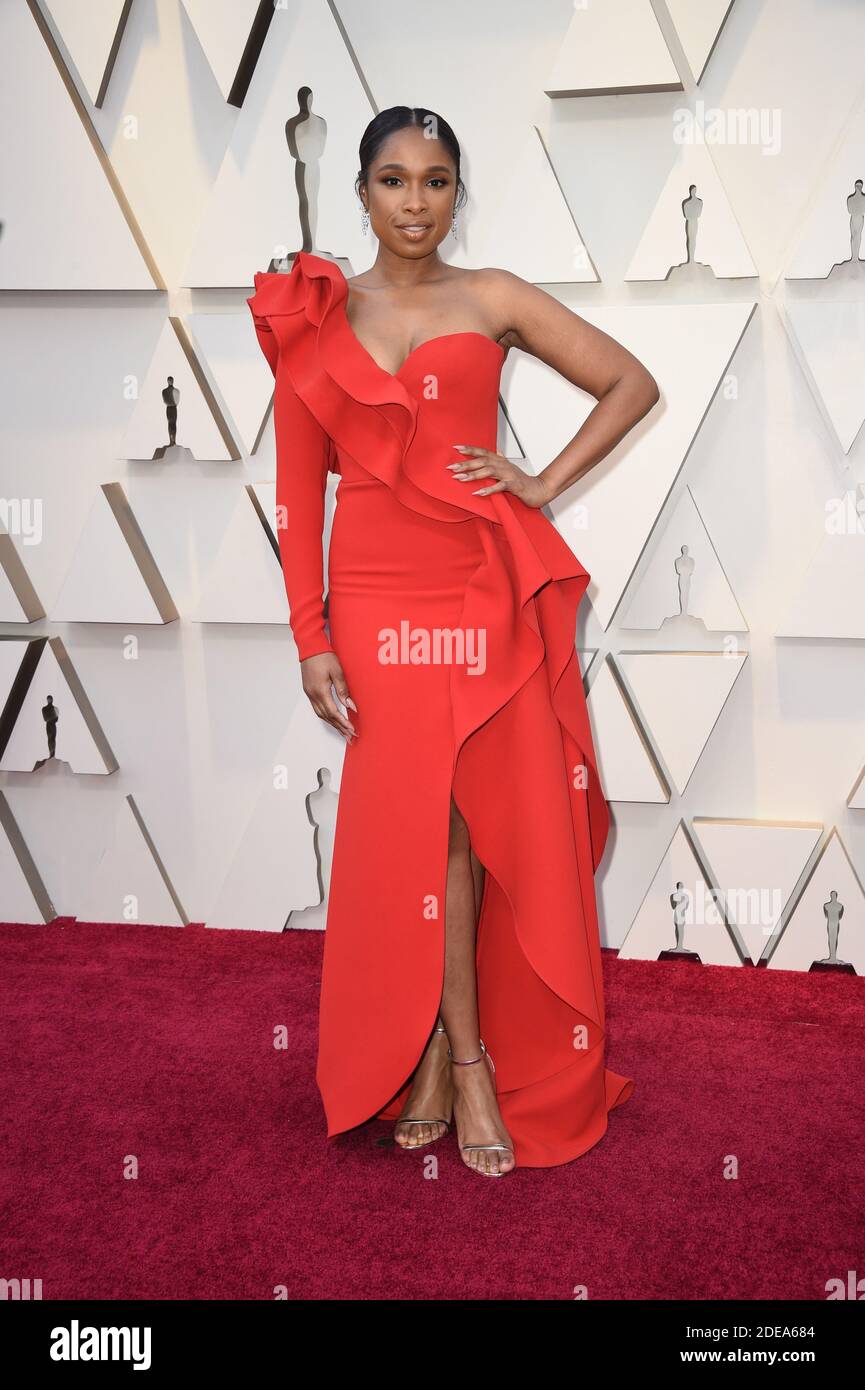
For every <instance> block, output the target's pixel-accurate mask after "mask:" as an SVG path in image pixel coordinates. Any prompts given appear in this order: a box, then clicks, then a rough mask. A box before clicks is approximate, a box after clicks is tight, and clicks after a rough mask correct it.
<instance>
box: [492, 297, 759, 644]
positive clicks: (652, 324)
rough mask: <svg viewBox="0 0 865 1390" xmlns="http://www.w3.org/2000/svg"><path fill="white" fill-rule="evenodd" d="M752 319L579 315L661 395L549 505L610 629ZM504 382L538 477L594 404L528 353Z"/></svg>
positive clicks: (661, 310) (666, 312) (675, 311)
mask: <svg viewBox="0 0 865 1390" xmlns="http://www.w3.org/2000/svg"><path fill="white" fill-rule="evenodd" d="M753 309H754V306H753V304H751V303H744V304H743V303H739V304H733V303H731V304H700V305H695V304H682V305H652V306H649V305H646V306H641V307H639V308H632V307H628V306H624V305H622V306H616V307H605V308H592V309H587V308H586V307H585V306H583V307H581V308H580V311H579V312H580V316H581V317H582V318H584V319H586V320H587V321H588V322H590V323H593V324H594V325H595V326H596V327H598V328H600V329H602V330H603V331H604V332H606V333H609V334H610V335H611V336H612V337H614V338H616V339H617V340H618V341H619V342H621V343H623V344H624V345H625V347H627V348H628V349H629V350H630V351H631V352H633V353H634V355H635V356H636V357H637V358H638V359H639V360H640V361H641V362H643V363H645V365H646V367H648V369H649V371H650V372H651V373H652V374H653V376H654V377H655V380H656V381H657V382H658V384H659V386H660V388H661V393H662V399H661V402H660V403H659V405H658V406H656V407H655V409H654V410H652V411H651V412H650V413H649V415H648V417H647V418H646V419H645V420H642V421H641V422H640V424H639V425H637V426H636V427H635V428H634V429H633V430H632V431H631V432H630V433H629V434H628V435H627V436H626V438H625V439H624V440H623V441H622V442H621V443H620V444H618V445H617V446H616V448H615V449H613V450H612V452H611V453H610V454H608V455H607V457H606V458H605V459H602V460H601V462H600V463H599V464H596V465H595V466H594V467H593V468H592V469H591V470H590V471H589V472H588V473H587V474H586V475H585V477H584V478H582V479H578V480H577V481H576V482H575V483H573V484H572V485H571V486H570V487H569V488H567V489H566V490H565V492H564V493H562V494H561V495H560V496H559V497H557V498H556V499H555V500H554V501H553V502H552V503H551V504H550V511H551V513H552V515H553V517H554V519H555V522H556V525H557V526H558V528H559V530H560V531H561V533H562V535H563V537H564V539H565V540H566V541H567V543H568V545H569V546H570V547H571V549H572V550H573V551H574V553H575V554H576V555H577V556H578V557H579V559H580V560H581V561H582V563H583V564H584V565H585V567H586V569H587V570H588V571H589V574H590V575H591V576H592V582H591V585H590V587H589V597H590V600H591V603H592V605H593V606H594V609H595V612H596V613H597V616H598V618H599V620H600V622H601V624H602V625H603V626H604V627H606V626H607V624H608V623H609V621H610V618H611V617H612V614H613V612H614V610H615V608H616V606H617V604H618V602H619V599H620V597H621V594H622V591H623V589H624V587H625V585H626V583H627V581H628V579H629V578H630V576H631V574H632V573H633V570H634V566H635V565H636V563H637V561H638V559H639V557H640V554H641V552H642V549H643V546H644V545H645V543H646V538H647V536H648V535H649V533H650V531H651V529H652V527H653V526H654V524H655V521H656V519H657V517H658V514H659V512H660V510H661V508H662V507H663V505H664V502H665V501H666V498H667V496H668V495H669V492H670V488H671V487H672V485H673V483H674V481H675V478H676V475H677V473H678V471H679V469H680V468H681V466H682V462H683V460H684V458H685V455H686V454H687V452H688V450H689V449H690V447H691V444H692V443H693V441H694V437H695V435H696V433H697V430H698V429H699V427H700V424H701V423H702V421H703V417H704V416H705V414H706V411H707V410H708V408H709V405H710V403H711V400H712V397H713V396H714V394H715V392H716V391H717V389H718V386H719V385H720V383H721V381H722V379H723V376H724V373H725V371H726V369H727V366H728V365H729V362H730V359H731V358H732V356H733V353H734V352H735V350H736V347H737V345H738V342H739V339H740V338H741V336H742V334H743V332H744V331H745V327H746V325H747V322H748V319H749V318H750V316H751V314H752V313H753ZM502 380H503V395H504V398H505V403H506V406H507V409H508V413H509V415H510V418H511V422H512V424H513V426H514V429H515V431H516V433H517V436H518V437H519V439H520V442H521V443H522V446H523V449H524V450H525V453H526V458H527V460H530V461H531V462H530V463H529V464H528V471H534V472H540V470H541V469H542V468H544V467H545V466H546V465H547V464H548V463H549V461H550V459H553V458H555V457H556V456H557V455H558V454H559V453H561V451H562V449H564V447H565V445H566V444H568V443H569V442H570V440H571V438H572V437H573V435H574V434H575V433H576V431H577V430H578V429H579V428H580V426H581V425H582V423H583V421H584V420H585V419H586V417H587V416H588V415H589V413H590V412H591V411H592V410H593V409H594V407H595V404H596V402H595V399H594V397H592V396H590V395H589V394H588V393H587V392H583V391H581V390H579V388H578V387H576V386H573V385H572V384H571V382H569V381H568V380H567V378H565V377H563V376H562V375H561V374H560V373H559V372H556V371H554V370H553V368H552V367H549V366H547V365H546V363H544V362H541V361H539V359H537V358H535V357H531V356H529V355H528V354H527V353H521V352H516V353H512V354H509V359H508V361H507V362H506V363H505V369H504V372H503V378H502ZM611 535H614V536H615V537H616V544H615V545H610V536H611Z"/></svg>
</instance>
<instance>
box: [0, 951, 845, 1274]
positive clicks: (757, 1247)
mask: <svg viewBox="0 0 865 1390" xmlns="http://www.w3.org/2000/svg"><path fill="white" fill-rule="evenodd" d="M321 948H322V937H321V936H320V934H318V933H313V932H310V933H305V932H289V933H287V934H286V935H284V936H272V935H269V934H268V935H265V934H262V933H258V932H244V933H240V932H220V931H205V930H204V929H202V928H200V927H191V928H188V929H186V930H179V929H172V928H163V927H129V926H122V927H104V926H82V925H81V924H71V925H66V926H58V925H55V926H52V927H20V926H10V927H0V959H2V972H0V975H2V987H0V988H2V996H3V998H2V1011H3V1019H4V1023H3V1028H2V1054H3V1055H2V1080H0V1091H2V1114H3V1121H4V1136H3V1144H2V1149H0V1201H2V1219H0V1231H2V1235H0V1276H2V1277H6V1278H12V1277H15V1276H18V1277H21V1278H31V1279H42V1281H43V1297H44V1298H45V1299H58V1298H93V1299H95V1298H109V1299H113V1298H147V1299H156V1298H174V1299H212V1298H216V1299H272V1298H273V1297H274V1296H275V1295H274V1289H276V1288H278V1287H279V1286H284V1287H285V1288H286V1290H287V1293H288V1297H289V1298H301V1299H306V1298H328V1299H357V1298H360V1299H389V1298H395V1297H402V1298H411V1299H422V1298H467V1299H500V1298H528V1299H532V1298H544V1299H571V1298H573V1296H574V1293H573V1290H574V1288H575V1286H578V1285H585V1286H586V1288H587V1290H588V1296H589V1297H590V1298H594V1299H677V1298H685V1299H706V1298H724V1299H794V1298H804V1299H823V1298H825V1284H826V1281H827V1280H828V1279H831V1278H835V1277H838V1278H846V1275H847V1271H848V1270H850V1269H858V1271H859V1275H860V1276H861V1275H862V1274H863V1273H865V1269H863V1267H862V1260H863V1248H865V1239H863V1238H865V1215H863V1206H862V1200H861V1180H862V1134H863V1119H865V1116H863V1109H865V1090H863V1085H862V1075H863V1071H865V999H863V988H862V981H861V980H860V979H856V978H851V977H842V978H834V977H831V976H825V975H811V976H809V975H800V974H794V973H787V972H783V973H782V972H774V971H771V972H770V971H764V970H753V969H720V968H705V969H701V968H699V967H695V966H690V965H686V964H678V963H677V964H670V963H667V964H657V963H643V962H633V961H619V960H617V959H616V958H615V957H614V956H612V955H611V954H610V953H605V959H604V969H605V978H606V987H607V999H608V1030H609V1064H610V1065H611V1066H613V1067H615V1068H616V1069H617V1070H618V1071H620V1072H623V1073H624V1074H626V1075H628V1076H632V1077H634V1079H635V1082H636V1089H635V1091H634V1095H633V1097H632V1098H631V1100H630V1101H629V1102H628V1104H627V1105H626V1106H624V1107H623V1108H622V1109H621V1110H620V1111H614V1112H613V1113H612V1114H611V1116H610V1122H609V1129H608V1131H607V1134H606V1135H605V1137H604V1138H603V1139H602V1140H601V1142H600V1143H599V1144H598V1145H597V1146H596V1147H595V1148H594V1149H592V1150H591V1151H590V1152H589V1153H587V1154H585V1155H584V1156H583V1157H582V1158H579V1159H576V1160H575V1161H574V1162H573V1163H570V1164H567V1165H565V1166H563V1167H559V1168H552V1169H522V1170H517V1171H516V1172H515V1173H514V1174H513V1175H511V1176H510V1177H508V1178H506V1179H504V1180H502V1181H498V1182H496V1181H491V1180H488V1179H484V1178H481V1177H479V1176H477V1175H476V1174H473V1173H470V1172H468V1171H467V1170H466V1169H465V1168H464V1167H463V1165H462V1164H461V1162H460V1159H459V1156H458V1152H457V1149H456V1141H455V1138H454V1137H453V1136H452V1135H451V1136H449V1137H448V1138H447V1139H445V1140H443V1141H442V1142H441V1143H439V1144H437V1145H435V1146H434V1148H433V1149H432V1150H427V1151H425V1152H426V1153H427V1154H437V1155H438V1157H439V1176H438V1178H437V1179H436V1180H429V1179H426V1178H425V1177H424V1169H425V1159H424V1155H423V1154H422V1153H418V1154H406V1153H402V1152H401V1151H399V1150H398V1149H391V1148H389V1147H382V1146H381V1145H380V1143H379V1142H377V1141H379V1140H381V1139H382V1137H383V1136H385V1135H387V1134H388V1133H389V1129H388V1128H387V1127H386V1126H385V1125H383V1124H381V1123H380V1122H372V1123H371V1124H369V1125H367V1126H365V1127H364V1128H363V1129H360V1130H355V1131H352V1132H351V1133H349V1134H346V1135H343V1136H340V1137H339V1138H337V1139H334V1140H331V1141H330V1142H329V1143H328V1142H327V1141H326V1140H325V1138H324V1118H323V1114H322V1110H321V1105H320V1101H319V1098H318V1093H317V1090H316V1087H315V1081H314V1065H315V1015H316V1007H317V994H318V974H319V966H320V959H321ZM283 1026H284V1027H285V1029H286V1030H287V1036H288V1046H287V1049H286V1050H281V1051H277V1050H275V1049H274V1046H273V1038H274V1030H278V1029H280V1028H281V1027H283ZM130 1155H131V1156H133V1159H134V1160H135V1161H136V1162H137V1167H138V1176H137V1178H135V1179H134V1180H131V1179H128V1178H126V1177H124V1165H125V1164H126V1165H128V1164H129V1163H130V1161H131V1160H130V1158H129V1156H130ZM729 1155H734V1156H735V1159H736V1160H737V1161H738V1173H739V1176H738V1179H737V1180H735V1181H730V1180H725V1178H724V1169H725V1164H726V1163H727V1162H728V1156H729Z"/></svg>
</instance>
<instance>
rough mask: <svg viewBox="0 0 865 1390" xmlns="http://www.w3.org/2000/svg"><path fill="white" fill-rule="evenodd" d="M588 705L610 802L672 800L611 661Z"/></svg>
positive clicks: (604, 670)
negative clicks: (620, 686) (615, 675)
mask: <svg viewBox="0 0 865 1390" xmlns="http://www.w3.org/2000/svg"><path fill="white" fill-rule="evenodd" d="M587 703H588V709H589V717H590V719H591V725H592V736H593V742H594V745H595V753H596V755H597V759H598V770H599V772H600V775H601V784H602V786H603V789H604V796H605V797H606V798H607V800H608V801H639V802H647V803H649V804H652V805H663V804H664V803H665V802H667V801H668V800H669V797H668V796H667V793H666V790H665V788H664V786H663V785H662V783H661V780H660V778H659V776H658V774H657V772H656V770H655V767H654V763H653V762H652V759H651V756H650V754H649V751H648V748H647V747H646V743H645V740H644V739H643V738H642V737H641V733H640V729H639V726H638V725H637V723H636V720H635V718H634V716H633V714H632V713H631V711H630V709H629V708H628V705H627V704H626V702H625V699H624V697H623V695H622V692H621V690H620V689H619V686H618V684H617V682H616V680H615V679H614V677H613V674H612V671H611V669H610V666H609V663H608V662H607V663H605V664H604V665H603V666H602V667H601V669H600V671H599V672H598V674H597V676H596V678H595V680H594V681H593V682H592V688H591V690H590V691H589V696H588V702H587Z"/></svg>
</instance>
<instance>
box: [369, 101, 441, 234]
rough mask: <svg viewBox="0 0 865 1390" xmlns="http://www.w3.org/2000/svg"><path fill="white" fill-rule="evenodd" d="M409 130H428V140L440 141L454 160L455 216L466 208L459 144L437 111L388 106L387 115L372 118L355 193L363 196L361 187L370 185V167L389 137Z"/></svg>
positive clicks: (380, 113) (380, 112)
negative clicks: (455, 186) (417, 128)
mask: <svg viewBox="0 0 865 1390" xmlns="http://www.w3.org/2000/svg"><path fill="white" fill-rule="evenodd" d="M408 126H419V127H420V128H421V129H426V130H429V138H430V139H431V140H435V139H437V140H441V142H442V144H443V145H444V146H445V148H446V150H447V151H448V154H449V155H450V156H451V158H452V160H453V162H454V167H455V169H456V180H457V194H456V198H455V200H454V212H456V211H457V210H458V209H459V208H461V207H462V206H463V203H464V202H465V200H466V196H467V195H466V188H465V184H464V183H463V181H462V178H461V177H460V145H459V141H458V140H457V137H456V136H455V135H454V133H453V130H452V129H451V127H450V126H449V125H448V123H447V121H446V120H445V118H444V116H439V115H438V113H437V112H436V111H430V110H428V109H427V107H425V106H389V107H387V109H386V110H385V111H379V113H378V115H377V116H373V118H372V120H371V121H370V123H369V125H368V126H367V128H366V130H365V131H364V132H363V136H362V137H361V142H360V149H359V151H358V154H359V158H360V169H359V170H358V175H357V178H356V179H355V184H354V187H355V192H356V193H357V194H358V196H360V189H361V186H362V185H363V186H366V184H367V183H368V181H369V168H370V165H371V164H372V162H373V160H374V159H375V158H376V156H377V154H378V152H379V150H380V149H381V147H382V145H383V144H384V142H385V140H387V138H388V136H390V135H394V134H396V132H397V131H398V130H405V129H406V127H408Z"/></svg>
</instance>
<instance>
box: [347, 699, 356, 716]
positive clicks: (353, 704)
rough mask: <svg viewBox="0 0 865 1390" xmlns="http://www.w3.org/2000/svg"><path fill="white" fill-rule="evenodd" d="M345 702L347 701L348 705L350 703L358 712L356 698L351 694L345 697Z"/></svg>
mask: <svg viewBox="0 0 865 1390" xmlns="http://www.w3.org/2000/svg"><path fill="white" fill-rule="evenodd" d="M345 703H346V704H347V705H350V706H351V708H352V709H353V710H354V712H355V714H357V705H356V704H355V703H354V700H353V699H352V698H351V696H350V695H347V696H346V698H345Z"/></svg>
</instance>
